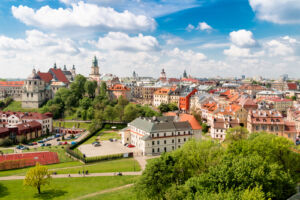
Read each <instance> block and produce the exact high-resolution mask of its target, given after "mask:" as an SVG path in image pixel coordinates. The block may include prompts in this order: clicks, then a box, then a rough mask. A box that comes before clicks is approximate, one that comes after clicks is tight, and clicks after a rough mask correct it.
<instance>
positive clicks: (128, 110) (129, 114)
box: [124, 104, 139, 122]
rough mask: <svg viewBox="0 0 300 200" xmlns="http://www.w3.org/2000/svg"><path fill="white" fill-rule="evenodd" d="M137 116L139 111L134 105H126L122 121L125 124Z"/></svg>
mask: <svg viewBox="0 0 300 200" xmlns="http://www.w3.org/2000/svg"><path fill="white" fill-rule="evenodd" d="M138 116H139V110H138V109H137V107H136V105H134V104H128V105H127V106H126V107H125V109H124V120H125V121H127V122H131V121H132V120H134V119H135V118H137V117H138Z"/></svg>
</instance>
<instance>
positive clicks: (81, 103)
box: [79, 97, 92, 110]
mask: <svg viewBox="0 0 300 200" xmlns="http://www.w3.org/2000/svg"><path fill="white" fill-rule="evenodd" d="M91 104H92V100H91V99H90V98H89V97H83V98H82V99H80V100H79V106H80V107H81V108H83V109H84V110H87V109H88V108H89V107H90V106H91Z"/></svg>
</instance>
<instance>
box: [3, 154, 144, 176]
mask: <svg viewBox="0 0 300 200" xmlns="http://www.w3.org/2000/svg"><path fill="white" fill-rule="evenodd" d="M83 166H84V167H83ZM47 167H48V169H49V170H51V171H56V172H57V173H58V174H77V173H78V171H82V170H88V171H89V173H102V172H129V171H140V170H141V168H140V165H139V164H138V162H137V161H136V160H134V159H132V158H129V159H120V160H112V161H102V162H98V163H93V164H90V165H84V164H82V163H81V162H78V161H74V162H66V163H59V164H53V165H47ZM67 167H72V168H69V169H66V168H67ZM73 167H74V168H73ZM30 168H31V167H29V168H23V169H14V170H7V171H0V177H3V176H12V175H17V176H24V175H25V174H26V172H27V171H28V170H29V169H30ZM63 168H65V169H63Z"/></svg>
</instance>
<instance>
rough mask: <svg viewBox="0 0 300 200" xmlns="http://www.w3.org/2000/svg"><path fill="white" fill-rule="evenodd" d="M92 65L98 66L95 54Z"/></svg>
mask: <svg viewBox="0 0 300 200" xmlns="http://www.w3.org/2000/svg"><path fill="white" fill-rule="evenodd" d="M93 67H98V60H97V57H96V56H94V60H93Z"/></svg>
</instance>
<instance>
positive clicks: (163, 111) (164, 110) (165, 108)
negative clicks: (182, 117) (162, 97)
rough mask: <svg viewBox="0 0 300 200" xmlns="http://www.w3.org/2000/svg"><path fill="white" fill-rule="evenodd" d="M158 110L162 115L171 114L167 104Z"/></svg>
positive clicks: (161, 105) (162, 104)
mask: <svg viewBox="0 0 300 200" xmlns="http://www.w3.org/2000/svg"><path fill="white" fill-rule="evenodd" d="M158 109H159V111H160V112H161V113H165V112H169V111H170V108H169V106H168V104H165V103H161V104H160V105H159V106H158Z"/></svg>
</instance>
